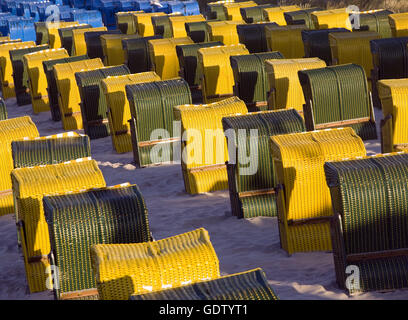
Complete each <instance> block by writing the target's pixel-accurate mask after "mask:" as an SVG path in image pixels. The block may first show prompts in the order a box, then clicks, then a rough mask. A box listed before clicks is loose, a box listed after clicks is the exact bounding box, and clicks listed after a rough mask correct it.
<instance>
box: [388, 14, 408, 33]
mask: <svg viewBox="0 0 408 320" xmlns="http://www.w3.org/2000/svg"><path fill="white" fill-rule="evenodd" d="M388 19H389V22H390V26H391V31H392V36H393V37H408V12H405V13H394V14H390V15H389V16H388Z"/></svg>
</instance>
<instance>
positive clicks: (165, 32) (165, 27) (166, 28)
mask: <svg viewBox="0 0 408 320" xmlns="http://www.w3.org/2000/svg"><path fill="white" fill-rule="evenodd" d="M178 16H182V13H181V12H176V13H170V14H167V15H164V16H153V17H152V24H153V30H154V34H155V35H156V36H162V38H175V37H173V30H172V28H171V25H170V18H171V17H178ZM183 28H184V26H183ZM184 37H187V35H184Z"/></svg>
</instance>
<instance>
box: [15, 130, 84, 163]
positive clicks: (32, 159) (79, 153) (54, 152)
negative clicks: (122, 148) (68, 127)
mask: <svg viewBox="0 0 408 320" xmlns="http://www.w3.org/2000/svg"><path fill="white" fill-rule="evenodd" d="M11 154H12V157H13V167H14V168H25V167H35V166H42V165H47V164H57V163H62V162H66V161H70V160H75V159H79V158H87V157H90V156H91V144H90V142H89V137H88V136H85V135H80V134H78V133H76V132H73V131H70V132H63V133H58V134H55V135H51V136H44V137H34V138H24V139H21V138H19V139H15V140H13V141H12V143H11Z"/></svg>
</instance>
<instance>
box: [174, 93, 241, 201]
mask: <svg viewBox="0 0 408 320" xmlns="http://www.w3.org/2000/svg"><path fill="white" fill-rule="evenodd" d="M246 113H248V110H247V107H246V105H245V103H244V102H243V101H242V100H240V99H239V98H237V97H231V98H228V99H224V100H222V101H219V102H216V103H211V104H207V105H188V104H186V105H179V106H176V107H174V118H175V120H177V121H181V136H182V138H183V139H182V141H181V154H182V155H183V157H182V161H181V169H182V173H183V179H184V186H185V189H186V191H187V193H189V194H198V193H204V192H213V191H217V190H226V189H228V176H227V168H226V164H225V163H226V161H228V148H227V144H226V138H225V136H224V132H223V129H222V118H223V117H227V116H233V115H236V114H246ZM214 140H215V141H216V143H215V144H214Z"/></svg>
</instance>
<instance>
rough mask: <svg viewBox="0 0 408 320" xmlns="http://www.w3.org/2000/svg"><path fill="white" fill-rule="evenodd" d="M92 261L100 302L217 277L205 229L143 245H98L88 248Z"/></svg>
mask: <svg viewBox="0 0 408 320" xmlns="http://www.w3.org/2000/svg"><path fill="white" fill-rule="evenodd" d="M91 261H92V269H93V271H94V274H95V277H96V284H97V288H98V293H99V298H100V299H101V300H127V299H129V297H130V295H131V294H143V293H148V292H151V291H157V290H163V289H166V288H177V287H181V286H183V285H186V284H190V283H196V282H198V281H202V280H211V279H216V278H218V277H219V276H220V271H219V262H218V258H217V255H216V253H215V251H214V248H213V246H212V244H211V241H210V237H209V235H208V232H207V230H205V229H197V230H195V231H191V232H187V233H183V234H180V235H177V236H174V237H170V238H165V239H162V240H158V241H152V242H145V243H134V244H97V245H94V246H93V247H92V248H91Z"/></svg>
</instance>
